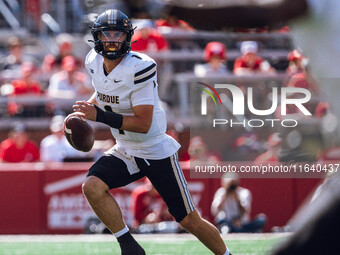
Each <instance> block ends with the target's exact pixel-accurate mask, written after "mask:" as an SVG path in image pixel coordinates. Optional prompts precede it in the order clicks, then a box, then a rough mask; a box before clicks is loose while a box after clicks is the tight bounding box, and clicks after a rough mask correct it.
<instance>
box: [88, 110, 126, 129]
mask: <svg viewBox="0 0 340 255" xmlns="http://www.w3.org/2000/svg"><path fill="white" fill-rule="evenodd" d="M94 107H95V108H96V110H97V118H96V121H97V122H101V123H104V124H106V125H109V126H110V127H113V128H117V129H119V128H121V127H122V125H123V115H121V114H118V113H115V112H109V111H103V110H102V109H100V108H99V107H98V106H96V105H95V104H94Z"/></svg>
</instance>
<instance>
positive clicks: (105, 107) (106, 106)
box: [104, 105, 125, 135]
mask: <svg viewBox="0 0 340 255" xmlns="http://www.w3.org/2000/svg"><path fill="white" fill-rule="evenodd" d="M104 109H105V110H106V111H108V112H113V111H112V108H111V106H109V105H105V106H104ZM118 131H119V134H120V135H125V132H124V130H122V129H118Z"/></svg>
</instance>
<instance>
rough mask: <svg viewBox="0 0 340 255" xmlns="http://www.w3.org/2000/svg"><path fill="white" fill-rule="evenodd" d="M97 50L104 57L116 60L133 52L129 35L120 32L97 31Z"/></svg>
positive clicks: (95, 39)
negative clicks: (128, 38)
mask: <svg viewBox="0 0 340 255" xmlns="http://www.w3.org/2000/svg"><path fill="white" fill-rule="evenodd" d="M93 37H94V43H95V50H96V51H97V52H98V53H99V54H100V55H102V56H103V57H105V58H107V59H110V60H114V59H117V58H120V57H123V56H124V55H126V54H127V53H128V52H129V51H130V50H131V43H130V41H131V39H130V40H129V41H128V40H127V37H128V34H127V33H126V32H124V31H119V30H97V31H96V32H94V33H93Z"/></svg>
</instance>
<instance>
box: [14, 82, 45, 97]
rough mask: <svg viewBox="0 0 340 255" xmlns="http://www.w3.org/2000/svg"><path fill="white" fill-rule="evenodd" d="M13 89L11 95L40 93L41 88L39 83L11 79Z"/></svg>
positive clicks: (41, 91)
mask: <svg viewBox="0 0 340 255" xmlns="http://www.w3.org/2000/svg"><path fill="white" fill-rule="evenodd" d="M12 85H13V88H14V91H13V93H12V95H22V94H42V93H43V90H42V88H41V85H40V83H38V82H35V81H32V82H30V83H29V84H28V83H27V82H26V81H24V80H14V81H12Z"/></svg>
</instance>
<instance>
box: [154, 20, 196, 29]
mask: <svg viewBox="0 0 340 255" xmlns="http://www.w3.org/2000/svg"><path fill="white" fill-rule="evenodd" d="M155 26H156V27H171V28H182V29H187V30H194V29H193V27H191V26H190V25H189V24H188V23H187V22H185V21H184V20H180V19H179V20H176V21H175V22H173V23H170V22H168V21H167V20H165V19H159V20H156V22H155Z"/></svg>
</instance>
